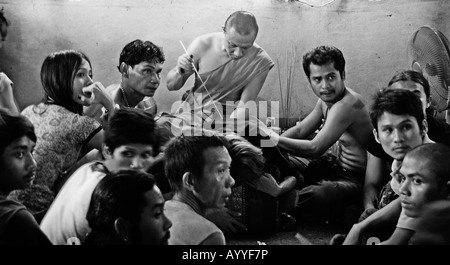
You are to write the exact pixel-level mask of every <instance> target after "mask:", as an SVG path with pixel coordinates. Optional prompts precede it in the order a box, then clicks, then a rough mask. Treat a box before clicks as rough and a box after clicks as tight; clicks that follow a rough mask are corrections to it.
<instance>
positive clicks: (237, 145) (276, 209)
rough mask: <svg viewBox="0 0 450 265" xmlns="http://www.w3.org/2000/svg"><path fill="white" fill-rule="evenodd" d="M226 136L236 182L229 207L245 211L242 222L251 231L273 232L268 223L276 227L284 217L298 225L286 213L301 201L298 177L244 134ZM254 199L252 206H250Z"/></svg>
mask: <svg viewBox="0 0 450 265" xmlns="http://www.w3.org/2000/svg"><path fill="white" fill-rule="evenodd" d="M226 138H227V140H228V142H229V145H230V146H229V148H228V152H229V154H230V156H231V158H232V162H231V169H230V172H231V176H233V178H234V179H235V181H236V184H235V186H234V187H233V189H232V190H233V193H234V194H233V195H232V198H231V201H230V202H229V204H228V207H229V208H230V209H232V210H234V211H238V212H242V214H243V215H244V216H243V219H244V220H242V221H243V223H244V225H246V227H247V229H248V232H250V233H261V232H263V233H269V232H270V227H267V224H269V225H272V226H273V225H275V226H276V225H277V222H278V221H280V222H279V223H278V225H279V224H280V223H281V220H282V219H284V220H286V219H288V220H290V221H291V223H292V224H294V223H295V221H294V220H293V218H292V217H290V216H289V215H287V213H286V212H288V211H290V210H292V209H294V207H295V205H296V202H297V197H298V196H297V189H296V184H297V179H296V177H295V176H293V175H282V174H280V170H279V169H278V167H277V166H276V165H275V164H272V163H271V162H270V161H269V160H267V159H265V158H264V156H263V152H262V150H261V149H260V148H258V147H256V146H254V145H252V144H251V143H250V142H249V141H247V140H246V139H244V138H243V137H241V136H238V135H234V134H233V135H227V136H226ZM240 186H241V187H240ZM239 189H245V192H244V194H243V195H242V194H241V196H239V194H237V193H238V192H239ZM241 200H247V201H248V202H247V203H245V202H243V201H241ZM250 201H252V203H251V207H247V205H248V203H249V202H250ZM246 204H247V205H246ZM249 206H250V205H249ZM259 206H260V207H259ZM242 208H244V209H242ZM244 211H252V213H250V212H247V213H245V212H244ZM257 211H259V212H257ZM262 216H265V217H263V218H262ZM263 219H264V220H263ZM269 219H272V220H269ZM264 222H267V223H266V224H264ZM274 228H276V227H274Z"/></svg>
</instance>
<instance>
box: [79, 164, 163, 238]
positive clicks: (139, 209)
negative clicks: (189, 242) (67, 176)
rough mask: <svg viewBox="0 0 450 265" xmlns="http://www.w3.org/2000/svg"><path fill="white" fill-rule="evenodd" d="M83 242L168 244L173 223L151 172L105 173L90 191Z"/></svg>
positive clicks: (125, 171)
mask: <svg viewBox="0 0 450 265" xmlns="http://www.w3.org/2000/svg"><path fill="white" fill-rule="evenodd" d="M86 219H87V221H88V223H89V226H90V227H91V229H92V230H91V232H90V233H89V234H88V235H87V237H86V240H85V241H84V244H85V245H142V244H143V245H167V244H168V240H169V238H170V232H169V228H170V227H171V226H172V222H171V221H170V220H169V219H168V218H167V217H166V215H165V214H164V198H163V196H162V194H161V191H160V190H159V188H158V186H156V184H155V181H154V179H153V178H152V176H151V175H149V174H147V173H144V172H142V171H138V170H121V171H117V172H115V173H109V174H108V175H106V176H105V177H104V178H103V179H102V180H101V181H100V182H99V183H98V184H97V186H96V188H95V190H94V193H93V194H92V198H91V202H90V205H89V210H88V212H87V215H86Z"/></svg>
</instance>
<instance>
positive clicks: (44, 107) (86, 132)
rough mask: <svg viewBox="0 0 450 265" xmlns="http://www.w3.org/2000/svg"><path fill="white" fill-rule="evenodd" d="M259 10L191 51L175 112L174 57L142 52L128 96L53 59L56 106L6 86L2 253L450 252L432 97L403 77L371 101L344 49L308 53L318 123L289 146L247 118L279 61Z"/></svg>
mask: <svg viewBox="0 0 450 265" xmlns="http://www.w3.org/2000/svg"><path fill="white" fill-rule="evenodd" d="M258 31H259V28H258V23H257V20H256V18H255V16H254V15H253V14H252V13H250V12H247V11H236V12H234V13H232V14H231V15H230V16H229V17H228V18H227V20H226V21H225V23H224V26H223V28H222V32H214V33H210V34H205V35H201V36H199V37H197V38H195V39H194V40H193V41H192V43H190V45H189V46H188V47H187V49H186V52H185V53H183V54H182V55H180V56H179V57H178V61H177V65H176V66H175V67H174V68H173V69H171V70H170V71H169V72H168V74H167V89H168V90H169V91H176V90H180V89H185V83H186V81H187V80H188V78H190V77H191V76H194V80H195V81H194V85H193V87H192V88H189V89H187V90H186V93H185V94H184V95H183V97H182V99H181V101H180V102H181V103H180V105H179V108H178V109H176V111H174V112H173V113H162V112H160V111H158V104H157V102H156V101H155V99H154V98H153V96H154V94H155V91H156V89H158V87H159V85H160V81H161V71H162V69H163V64H164V61H165V58H166V55H165V54H164V53H163V50H162V48H161V47H159V46H158V45H156V44H154V43H152V42H151V41H142V40H139V39H137V40H134V41H131V42H129V43H128V44H126V45H125V46H124V48H123V50H122V51H121V53H120V56H119V65H118V70H119V72H120V74H121V82H120V83H119V84H112V85H110V86H107V87H105V86H104V85H103V84H102V83H101V82H99V81H94V80H93V75H92V64H91V62H90V60H89V58H88V56H87V55H86V54H84V53H82V52H80V51H77V50H71V49H68V50H62V51H56V52H53V53H51V54H49V55H48V56H47V57H46V58H45V59H44V61H43V63H42V67H41V72H40V77H41V84H42V88H43V93H44V97H43V99H42V100H41V101H40V102H36V103H35V104H32V105H30V106H27V107H25V108H24V109H23V110H20V109H19V107H18V104H17V103H16V99H15V98H14V89H16V88H14V83H13V81H12V80H10V78H9V77H8V76H7V75H6V74H4V73H1V74H0V244H9V245H12V244H14V245H15V244H39V245H51V244H53V245H65V244H70V243H73V242H76V243H78V244H84V245H128V244H131V245H135V244H151V245H164V244H169V245H226V244H227V238H228V236H230V235H237V234H242V235H245V234H258V233H259V234H261V233H266V234H267V233H272V232H275V231H279V230H286V229H293V230H295V229H296V228H297V225H299V220H309V219H312V220H315V221H317V222H341V223H342V224H343V225H344V227H345V228H346V229H347V233H346V234H337V235H335V236H334V237H333V239H332V240H331V241H330V244H344V245H346V244H349V245H350V244H365V242H367V241H366V240H367V238H370V237H378V238H380V239H381V243H380V244H391V245H407V244H449V243H450V236H449V233H448V231H449V229H448V226H449V225H450V222H449V220H450V219H449V218H448V212H449V211H450V203H449V199H450V197H449V196H450V164H449V163H447V162H446V159H448V157H450V147H449V145H450V125H449V124H447V123H445V121H442V120H439V119H437V118H436V117H434V116H433V115H431V114H430V112H429V111H428V110H427V108H428V107H429V106H430V102H431V96H430V85H429V83H428V81H427V80H426V78H425V77H424V76H423V75H422V74H421V73H419V72H415V71H412V70H405V71H402V72H400V73H397V74H395V76H393V78H392V79H391V80H390V81H389V82H386V83H387V85H386V87H385V88H383V89H381V90H379V91H376V93H374V94H373V97H372V98H371V100H370V102H368V100H366V99H364V98H363V96H362V95H361V94H359V93H358V92H356V90H354V89H351V88H349V87H348V86H346V84H345V81H346V79H347V75H346V71H345V64H346V61H345V58H344V55H343V53H342V52H341V50H339V49H338V48H337V47H333V46H327V45H322V46H318V47H315V48H313V49H312V50H310V51H308V52H306V53H305V54H304V56H303V70H304V73H305V76H306V78H307V80H308V82H309V84H310V86H311V89H312V91H313V92H314V94H315V95H316V96H317V103H316V105H315V107H314V108H313V110H312V111H311V112H310V113H309V114H308V115H307V116H306V117H305V118H304V119H302V121H301V122H298V123H297V124H296V125H295V126H293V127H292V128H289V129H288V130H286V131H285V132H283V133H281V134H280V133H279V132H278V131H275V130H272V129H271V128H270V127H267V126H266V125H265V124H264V123H263V122H261V121H260V120H259V119H258V117H254V116H253V115H252V111H249V110H248V106H250V104H248V103H249V102H252V101H255V100H256V97H257V96H258V94H259V93H260V91H261V89H262V87H263V85H264V82H265V80H266V78H267V76H268V73H269V72H270V70H271V69H272V68H273V66H274V62H273V61H272V59H271V58H270V56H269V55H268V54H267V53H266V52H265V51H264V49H263V48H262V47H260V46H259V45H258V44H256V42H255V40H256V38H257V34H258Z"/></svg>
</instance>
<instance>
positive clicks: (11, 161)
mask: <svg viewBox="0 0 450 265" xmlns="http://www.w3.org/2000/svg"><path fill="white" fill-rule="evenodd" d="M35 143H36V135H35V133H34V127H33V125H32V124H31V122H30V121H29V120H28V119H27V118H25V117H24V116H21V115H17V114H14V115H13V114H11V113H10V112H9V111H6V110H3V109H1V108H0V245H51V243H50V240H49V239H48V238H47V237H46V236H45V234H44V233H43V232H42V231H41V229H40V228H39V225H38V224H37V222H36V220H35V219H34V217H33V216H32V215H31V213H30V212H29V211H28V210H27V209H26V208H25V206H23V205H22V204H20V203H18V202H16V201H13V200H9V199H7V198H6V196H7V195H8V194H9V193H10V192H11V191H12V190H16V189H24V188H26V187H29V186H30V185H31V183H32V182H33V180H34V175H35V171H36V161H35V160H34V157H33V150H34V146H35Z"/></svg>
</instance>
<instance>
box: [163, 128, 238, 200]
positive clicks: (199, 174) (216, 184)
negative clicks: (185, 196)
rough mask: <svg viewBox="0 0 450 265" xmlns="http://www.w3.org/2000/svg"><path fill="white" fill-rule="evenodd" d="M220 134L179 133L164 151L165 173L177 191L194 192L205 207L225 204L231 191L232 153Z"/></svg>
mask: <svg viewBox="0 0 450 265" xmlns="http://www.w3.org/2000/svg"><path fill="white" fill-rule="evenodd" d="M226 146H227V142H226V140H225V139H224V138H223V137H221V136H178V137H175V138H174V139H172V140H171V141H170V142H169V144H168V145H167V147H166V149H165V151H164V157H165V172H166V176H167V177H168V178H169V180H170V182H171V183H172V187H174V188H175V191H176V192H179V193H183V192H187V193H192V194H193V195H194V196H195V197H196V198H197V199H198V200H199V201H200V202H201V203H202V204H203V206H204V207H223V206H224V205H225V203H226V201H227V199H228V197H229V196H230V194H231V187H232V186H233V185H234V179H233V178H232V177H231V176H230V165H231V157H230V155H229V154H228V151H227V148H226Z"/></svg>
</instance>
